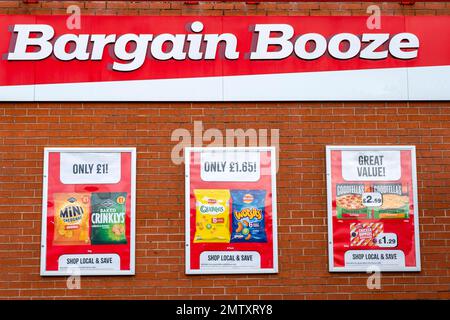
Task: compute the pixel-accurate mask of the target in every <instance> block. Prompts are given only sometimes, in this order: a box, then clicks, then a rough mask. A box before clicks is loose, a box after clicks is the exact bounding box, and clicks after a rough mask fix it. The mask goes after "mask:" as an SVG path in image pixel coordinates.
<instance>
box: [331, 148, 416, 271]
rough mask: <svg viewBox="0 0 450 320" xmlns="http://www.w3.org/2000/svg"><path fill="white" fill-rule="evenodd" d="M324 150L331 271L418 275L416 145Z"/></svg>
mask: <svg viewBox="0 0 450 320" xmlns="http://www.w3.org/2000/svg"><path fill="white" fill-rule="evenodd" d="M326 152H327V153H326V159H327V190H328V244H329V246H328V249H329V270H330V271H362V272H367V271H368V270H369V269H370V268H375V269H370V270H372V271H374V270H380V271H420V249H419V215H418V207H417V178H416V154H415V147H413V146H327V150H326ZM377 268H378V269H377Z"/></svg>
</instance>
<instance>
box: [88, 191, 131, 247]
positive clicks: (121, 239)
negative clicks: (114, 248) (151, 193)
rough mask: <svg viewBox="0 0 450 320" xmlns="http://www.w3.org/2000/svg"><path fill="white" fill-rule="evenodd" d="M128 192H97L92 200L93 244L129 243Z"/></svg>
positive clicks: (93, 194)
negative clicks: (126, 203) (127, 231)
mask: <svg viewBox="0 0 450 320" xmlns="http://www.w3.org/2000/svg"><path fill="white" fill-rule="evenodd" d="M126 198H127V193H126V192H97V193H92V198H91V206H92V210H91V243H92V244H122V243H127V238H126V232H125V230H126V229H125V214H126V206H125V201H126Z"/></svg>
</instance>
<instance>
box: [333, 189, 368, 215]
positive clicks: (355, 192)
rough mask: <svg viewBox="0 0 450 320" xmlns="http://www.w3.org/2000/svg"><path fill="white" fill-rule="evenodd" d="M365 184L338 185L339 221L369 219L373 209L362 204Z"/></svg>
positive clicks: (337, 205) (337, 207)
mask: <svg viewBox="0 0 450 320" xmlns="http://www.w3.org/2000/svg"><path fill="white" fill-rule="evenodd" d="M363 192H364V185H363V184H338V185H336V216H337V218H338V219H368V218H370V213H371V211H372V210H371V209H370V208H366V206H364V204H363V202H362V193H363Z"/></svg>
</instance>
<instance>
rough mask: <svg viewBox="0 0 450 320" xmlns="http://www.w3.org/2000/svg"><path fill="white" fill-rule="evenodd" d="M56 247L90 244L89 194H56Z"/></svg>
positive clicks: (54, 240)
mask: <svg viewBox="0 0 450 320" xmlns="http://www.w3.org/2000/svg"><path fill="white" fill-rule="evenodd" d="M53 198H54V202H55V211H54V222H55V231H54V233H53V244H54V245H86V244H89V243H90V242H89V209H90V207H89V205H90V197H89V194H87V193H86V194H84V193H55V194H54V196H53Z"/></svg>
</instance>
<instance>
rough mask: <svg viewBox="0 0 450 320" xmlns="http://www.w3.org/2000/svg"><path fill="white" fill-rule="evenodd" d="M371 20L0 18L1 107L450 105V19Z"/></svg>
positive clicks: (161, 17)
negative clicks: (72, 23) (70, 21)
mask: <svg viewBox="0 0 450 320" xmlns="http://www.w3.org/2000/svg"><path fill="white" fill-rule="evenodd" d="M371 18H372V17H368V16H360V17H357V16H328V17H327V16H320V17H319V16H314V17H313V16H297V17H294V16H253V17H250V16H244V17H238V16H225V17H222V16H221V17H205V16H197V17H195V16H190V17H189V16H170V17H169V16H164V17H163V16H138V17H131V16H89V15H83V16H82V17H81V21H80V28H79V29H68V27H67V16H55V15H51V16H47V15H36V16H33V15H0V55H1V56H2V57H3V59H0V101H297V100H309V101H330V100H331V101H343V100H381V101H387V100H449V99H450V71H449V70H450V17H449V16H386V17H382V19H381V25H380V26H379V28H376V29H373V28H371V27H372V24H371V20H370V19H371ZM49 70H50V71H49Z"/></svg>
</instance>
